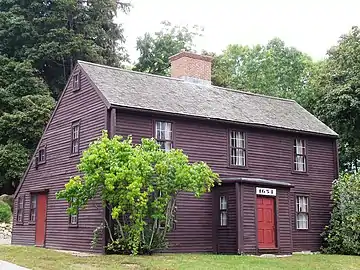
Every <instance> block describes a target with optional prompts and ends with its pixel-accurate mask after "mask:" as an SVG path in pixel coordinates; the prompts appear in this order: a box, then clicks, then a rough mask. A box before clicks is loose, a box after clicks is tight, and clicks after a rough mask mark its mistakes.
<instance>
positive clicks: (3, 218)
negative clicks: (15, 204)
mask: <svg viewBox="0 0 360 270" xmlns="http://www.w3.org/2000/svg"><path fill="white" fill-rule="evenodd" d="M10 221H11V208H10V205H8V204H7V203H5V202H2V201H0V223H2V222H5V223H10Z"/></svg>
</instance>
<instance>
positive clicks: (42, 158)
mask: <svg viewBox="0 0 360 270" xmlns="http://www.w3.org/2000/svg"><path fill="white" fill-rule="evenodd" d="M44 163H46V147H45V146H42V147H40V148H39V151H38V164H44Z"/></svg>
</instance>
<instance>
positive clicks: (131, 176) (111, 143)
mask: <svg viewBox="0 0 360 270" xmlns="http://www.w3.org/2000/svg"><path fill="white" fill-rule="evenodd" d="M78 169H79V172H80V175H81V176H76V177H74V178H72V179H70V181H69V183H67V184H66V185H65V189H64V190H62V191H60V192H59V193H58V194H57V198H58V199H66V200H67V201H68V202H69V203H70V208H69V209H68V211H69V213H74V214H75V213H76V212H77V211H78V209H79V208H83V207H85V206H86V204H87V202H88V201H89V200H90V199H92V198H94V197H96V196H98V195H99V194H100V196H101V198H102V201H103V205H104V206H106V207H107V208H108V211H109V212H110V213H111V217H112V222H111V223H112V224H113V226H111V225H110V226H109V222H108V220H106V219H104V228H105V229H107V231H108V234H109V238H110V239H111V240H110V243H109V245H108V247H107V248H108V250H109V251H110V252H112V253H124V254H129V253H131V254H151V253H152V252H153V251H154V250H158V249H163V248H165V247H166V234H167V232H169V231H171V229H172V228H173V222H174V216H175V209H176V207H175V204H176V197H177V194H178V192H180V191H187V192H192V193H194V195H195V196H197V197H199V196H200V195H201V194H203V193H205V192H208V191H210V189H211V188H212V187H213V186H214V184H215V182H217V181H218V175H217V174H216V173H213V172H212V170H211V169H210V167H209V166H208V165H206V164H205V163H203V162H196V163H192V164H190V163H189V159H188V157H187V156H186V155H185V154H184V153H183V152H182V151H181V150H177V149H173V150H171V151H168V152H165V151H163V150H161V149H160V146H159V144H158V143H157V142H156V141H155V140H154V139H142V141H141V144H139V145H133V143H132V140H131V137H128V138H127V139H123V138H122V137H120V136H115V137H114V138H113V139H109V138H108V136H107V133H106V132H104V134H103V136H102V138H101V139H99V140H98V141H96V142H94V143H92V144H91V145H90V147H89V148H88V150H87V151H85V152H84V155H83V157H82V158H81V162H80V164H79V166H78ZM100 229H101V226H100V227H99V229H97V230H95V232H94V234H95V237H94V239H93V241H92V243H93V244H94V243H97V241H96V234H98V231H99V230H100Z"/></svg>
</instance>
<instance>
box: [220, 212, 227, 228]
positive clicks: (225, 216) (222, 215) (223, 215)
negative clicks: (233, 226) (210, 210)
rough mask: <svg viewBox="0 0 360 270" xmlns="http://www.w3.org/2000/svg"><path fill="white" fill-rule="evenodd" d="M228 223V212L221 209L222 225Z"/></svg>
mask: <svg viewBox="0 0 360 270" xmlns="http://www.w3.org/2000/svg"><path fill="white" fill-rule="evenodd" d="M226 225H227V212H226V211H221V212H220V226H226Z"/></svg>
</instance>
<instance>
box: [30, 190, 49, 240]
mask: <svg viewBox="0 0 360 270" xmlns="http://www.w3.org/2000/svg"><path fill="white" fill-rule="evenodd" d="M30 194H31V195H36V213H35V216H36V217H35V236H34V246H36V247H45V246H46V229H47V218H48V203H49V191H48V190H42V191H34V192H31V193H30ZM38 195H46V207H45V213H46V214H45V224H44V244H43V245H37V244H36V233H37V222H38V201H37V199H38ZM30 200H31V196H30ZM30 203H31V201H30Z"/></svg>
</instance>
